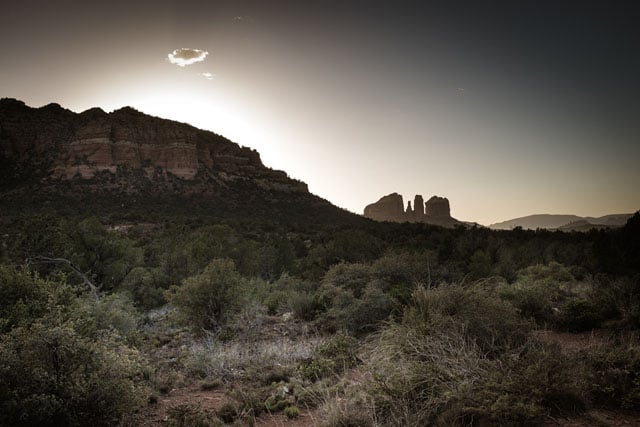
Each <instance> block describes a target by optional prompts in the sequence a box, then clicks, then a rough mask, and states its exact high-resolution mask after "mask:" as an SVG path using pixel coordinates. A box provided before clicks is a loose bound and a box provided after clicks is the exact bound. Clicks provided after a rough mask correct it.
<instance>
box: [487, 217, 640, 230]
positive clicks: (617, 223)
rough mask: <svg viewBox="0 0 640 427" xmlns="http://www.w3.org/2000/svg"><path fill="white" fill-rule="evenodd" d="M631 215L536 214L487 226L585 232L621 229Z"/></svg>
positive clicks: (499, 228)
mask: <svg viewBox="0 0 640 427" xmlns="http://www.w3.org/2000/svg"><path fill="white" fill-rule="evenodd" d="M631 216H633V214H611V215H605V216H601V217H581V216H578V215H554V214H536V215H528V216H523V217H520V218H514V219H510V220H507V221H502V222H497V223H495V224H491V225H489V228H491V229H494V230H511V229H513V228H516V227H521V228H524V229H530V230H536V229H538V228H540V229H548V230H555V229H558V230H563V231H587V230H590V229H592V228H616V227H622V226H623V225H624V224H626V222H627V220H628V219H629V218H631Z"/></svg>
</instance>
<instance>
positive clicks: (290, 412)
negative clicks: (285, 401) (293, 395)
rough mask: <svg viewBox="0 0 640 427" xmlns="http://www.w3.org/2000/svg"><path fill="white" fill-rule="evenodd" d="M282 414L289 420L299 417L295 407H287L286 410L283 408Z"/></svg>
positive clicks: (298, 411) (298, 410)
mask: <svg viewBox="0 0 640 427" xmlns="http://www.w3.org/2000/svg"><path fill="white" fill-rule="evenodd" d="M284 414H285V415H286V416H287V418H289V419H290V420H291V419H294V418H298V417H299V416H300V409H298V407H297V406H287V407H286V408H284Z"/></svg>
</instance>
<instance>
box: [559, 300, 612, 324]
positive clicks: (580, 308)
mask: <svg viewBox="0 0 640 427" xmlns="http://www.w3.org/2000/svg"><path fill="white" fill-rule="evenodd" d="M602 319H603V316H602V312H601V310H600V308H599V307H597V306H596V305H595V303H594V302H593V301H589V300H586V299H584V298H572V299H570V300H568V301H567V302H566V303H565V304H564V306H563V307H562V311H561V316H560V319H559V321H558V326H559V327H560V328H561V329H564V330H566V331H569V332H583V331H590V330H592V329H594V328H597V327H598V326H600V323H601V322H602Z"/></svg>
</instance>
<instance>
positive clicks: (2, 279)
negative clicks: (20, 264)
mask: <svg viewBox="0 0 640 427" xmlns="http://www.w3.org/2000/svg"><path fill="white" fill-rule="evenodd" d="M73 300H74V292H73V290H72V288H71V287H70V286H68V285H67V284H66V283H65V282H64V278H63V277H59V278H58V279H43V278H41V277H39V276H38V275H37V274H34V273H31V272H29V271H28V270H23V269H19V268H15V267H10V266H4V265H0V302H1V303H0V333H2V332H8V331H10V330H11V329H12V328H15V327H18V326H28V325H30V324H31V323H32V322H34V321H35V320H36V319H38V318H41V317H42V316H44V315H45V314H46V313H48V312H49V311H50V310H52V309H53V308H54V307H58V308H59V309H62V310H65V311H66V310H67V309H68V306H70V305H71V303H72V301H73Z"/></svg>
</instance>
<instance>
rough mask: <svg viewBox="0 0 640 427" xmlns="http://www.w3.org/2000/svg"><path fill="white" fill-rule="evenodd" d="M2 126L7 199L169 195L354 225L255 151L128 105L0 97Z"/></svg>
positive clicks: (227, 209)
mask: <svg viewBox="0 0 640 427" xmlns="http://www.w3.org/2000/svg"><path fill="white" fill-rule="evenodd" d="M0 124H1V128H0V165H1V166H2V170H1V171H0V191H1V192H2V193H3V194H9V193H11V194H12V195H13V197H14V200H17V198H19V197H20V195H23V196H25V197H27V194H31V195H33V196H32V197H34V198H36V199H37V198H38V197H39V195H40V196H46V197H47V198H49V196H53V195H56V197H57V199H58V200H62V199H65V198H66V199H69V198H72V199H73V200H77V199H83V200H85V202H86V201H87V200H89V199H94V198H95V197H94V196H96V195H98V194H100V195H101V196H100V197H101V198H102V201H108V200H111V199H112V198H115V199H118V198H125V197H126V198H127V200H126V201H127V202H131V201H132V200H136V201H138V202H137V203H139V201H140V200H147V201H148V202H149V203H155V202H154V201H158V200H161V199H162V200H167V199H168V198H170V199H171V201H168V202H167V203H171V204H176V203H177V204H178V205H181V206H177V207H179V208H181V209H187V208H188V207H189V206H199V208H201V209H202V210H204V211H206V210H207V209H210V210H211V212H212V213H215V214H217V215H224V216H242V217H259V218H265V217H267V218H268V217H270V216H273V218H271V219H274V220H287V219H291V218H295V220H296V221H316V220H318V221H323V222H334V221H335V222H338V223H339V222H343V221H360V220H359V219H358V217H357V216H356V215H353V214H350V213H348V212H347V211H345V210H342V209H339V208H337V207H335V206H333V205H331V204H330V203H329V202H327V201H326V200H323V199H321V198H319V197H317V196H314V195H312V194H310V193H309V192H308V189H307V185H306V184H305V183H304V182H302V181H299V180H295V179H291V178H290V177H289V176H288V175H287V174H286V173H285V172H283V171H278V170H273V169H271V168H268V167H265V166H264V165H263V163H262V161H261V159H260V154H259V153H258V152H257V151H255V150H252V149H250V148H247V147H241V146H239V145H238V144H236V143H234V142H231V141H230V140H228V139H226V138H224V137H222V136H220V135H217V134H215V133H213V132H209V131H204V130H200V129H197V128H195V127H193V126H191V125H188V124H185V123H179V122H175V121H171V120H165V119H161V118H158V117H152V116H148V115H146V114H144V113H141V112H139V111H137V110H135V109H133V108H130V107H125V108H121V109H119V110H116V111H114V112H112V113H105V112H104V111H103V110H102V109H100V108H91V109H89V110H86V111H84V112H82V113H80V114H76V113H74V112H72V111H69V110H66V109H64V108H62V107H60V106H59V105H58V104H49V105H47V106H45V107H41V108H31V107H28V106H26V105H25V104H24V103H22V102H21V101H17V100H14V99H3V100H2V101H1V102H0ZM54 199H55V197H54ZM177 199H180V200H181V201H176V200H177ZM185 201H186V202H187V203H186V204H185ZM91 203H93V202H91ZM114 203H117V202H114ZM56 204H57V202H56ZM107 204H108V203H107ZM120 204H122V203H120ZM190 204H191V205H190ZM107 208H108V206H107Z"/></svg>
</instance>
